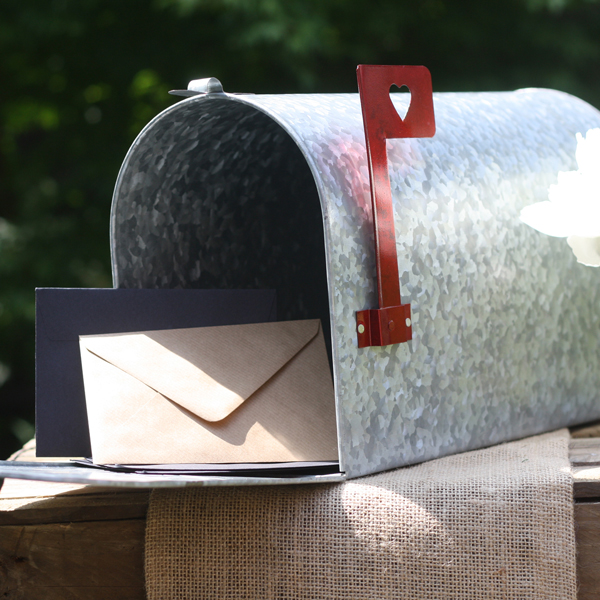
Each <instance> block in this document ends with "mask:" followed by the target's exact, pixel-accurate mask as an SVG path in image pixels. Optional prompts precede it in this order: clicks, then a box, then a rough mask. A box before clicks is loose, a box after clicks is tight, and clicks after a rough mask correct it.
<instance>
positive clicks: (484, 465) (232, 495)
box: [145, 430, 576, 600]
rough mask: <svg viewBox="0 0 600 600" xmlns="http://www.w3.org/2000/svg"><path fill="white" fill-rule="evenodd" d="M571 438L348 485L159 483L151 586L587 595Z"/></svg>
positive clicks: (315, 593)
mask: <svg viewBox="0 0 600 600" xmlns="http://www.w3.org/2000/svg"><path fill="white" fill-rule="evenodd" d="M568 440H569V435H568V432H567V430H561V431H558V432H554V433H551V434H546V435H541V436H537V437H533V438H528V439H525V440H520V441H517V442H511V443H509V444H503V445H500V446H495V447H493V448H488V449H486V450H479V451H475V452H468V453H465V454H460V455H457V456H452V457H447V458H442V459H438V460H434V461H431V462H428V463H424V464H421V465H417V466H415V467H409V468H404V469H397V470H394V471H389V472H386V473H381V474H378V475H372V476H368V477H363V478H361V479H356V480H351V481H348V482H346V483H343V484H338V485H305V486H278V487H239V488H209V489H198V488H194V489H183V490H166V491H158V490H156V491H154V492H153V494H152V498H151V501H150V508H149V512H148V524H147V530H146V559H145V560H146V585H147V593H148V599H149V600H159V599H160V600H175V599H177V600H189V599H193V598H203V599H204V598H214V599H217V598H218V599H219V600H242V599H253V600H254V599H256V600H269V599H278V600H291V599H294V600H296V599H311V600H312V599H327V600H329V599H338V598H339V599H342V598H343V599H344V600H360V599H365V600H366V599H368V600H375V599H383V598H385V599H392V598H402V599H412V598H415V599H419V600H425V599H432V600H433V599H435V600H440V599H449V598H455V599H457V600H459V599H460V600H467V599H471V598H473V599H483V598H486V599H487V598H502V599H512V598H515V599H516V598H519V599H527V600H532V599H538V598H539V599H542V598H543V599H544V600H549V599H554V598H556V599H560V600H569V599H575V598H576V581H575V573H576V571H575V568H576V567H575V537H574V526H573V525H574V522H573V495H572V482H571V476H570V467H569V460H568Z"/></svg>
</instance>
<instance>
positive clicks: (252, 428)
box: [80, 320, 337, 464]
mask: <svg viewBox="0 0 600 600" xmlns="http://www.w3.org/2000/svg"><path fill="white" fill-rule="evenodd" d="M80 346H81V358H82V365H83V374H84V384H85V394H86V404H87V408H88V416H89V425H90V434H91V441H92V455H93V459H94V462H96V463H120V464H127V463H128V464H154V463H235V462H245V463H248V462H261V463H264V462H288V461H321V460H336V459H337V435H336V417H335V406H334V393H333V385H332V381H331V373H330V370H329V364H328V361H327V355H326V350H325V343H324V339H323V333H322V331H321V327H320V322H319V321H318V320H311V321H286V322H278V323H261V324H251V325H231V326H223V327H202V328H191V329H172V330H161V331H146V332H137V333H127V334H110V335H97V336H81V338H80Z"/></svg>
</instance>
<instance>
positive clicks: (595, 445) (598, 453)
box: [569, 438, 600, 466]
mask: <svg viewBox="0 0 600 600" xmlns="http://www.w3.org/2000/svg"><path fill="white" fill-rule="evenodd" d="M569 458H570V459H571V464H572V465H590V466H592V465H600V439H599V438H581V439H573V440H571V443H570V444H569Z"/></svg>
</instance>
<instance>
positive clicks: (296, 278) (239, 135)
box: [111, 96, 331, 363]
mask: <svg viewBox="0 0 600 600" xmlns="http://www.w3.org/2000/svg"><path fill="white" fill-rule="evenodd" d="M111 227H112V235H111V239H112V248H111V250H112V260H113V283H114V285H115V287H125V288H130V287H134V288H204V289H210V288H213V289H215V288H220V289H252V288H254V289H264V288H268V289H275V290H276V291H277V310H278V319H279V320H296V319H314V318H318V319H321V322H322V325H323V333H324V336H325V340H326V343H327V347H328V355H329V359H330V363H331V335H330V319H329V300H328V291H327V273H326V258H325V248H324V237H323V217H322V211H321V205H320V201H319V196H318V192H317V188H316V185H315V182H314V178H313V175H312V173H311V171H310V168H309V166H308V164H307V162H306V160H305V158H304V156H303V154H302V152H301V151H300V149H299V148H298V146H297V145H296V143H295V142H294V141H293V140H292V138H291V137H290V136H289V134H288V133H287V132H286V131H285V130H284V129H283V128H282V127H281V126H280V125H279V124H278V123H276V122H275V121H274V120H273V119H272V118H271V117H269V116H267V115H266V114H264V113H262V112H261V111H259V110H257V109H256V108H254V107H252V106H248V105H246V104H243V103H241V102H236V101H232V100H231V99H229V98H227V97H215V96H213V97H206V98H194V99H191V100H187V101H184V102H182V103H178V104H176V105H174V107H172V108H171V109H170V110H167V111H165V112H164V113H162V114H161V115H160V118H157V119H155V120H154V121H152V122H151V123H150V124H149V125H148V126H147V127H146V129H145V130H144V131H143V132H142V134H141V135H140V137H139V138H138V139H137V141H136V143H135V144H134V145H133V146H132V148H131V150H130V151H129V153H128V155H127V157H126V159H125V162H124V164H123V167H122V168H121V172H120V174H119V178H118V180H117V184H116V188H115V196H114V201H113V213H112V216H111Z"/></svg>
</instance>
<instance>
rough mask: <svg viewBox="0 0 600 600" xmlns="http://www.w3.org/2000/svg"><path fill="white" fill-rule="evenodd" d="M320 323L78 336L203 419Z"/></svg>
mask: <svg viewBox="0 0 600 600" xmlns="http://www.w3.org/2000/svg"><path fill="white" fill-rule="evenodd" d="M319 328H320V322H319V321H318V320H310V321H284V322H276V323H260V324H251V325H231V326H223V327H201V328H190V329H169V330H159V331H143V332H136V333H130V334H112V335H98V336H82V337H81V346H82V348H86V349H87V350H89V351H90V352H92V353H93V354H96V355H97V356H99V357H100V358H102V359H103V360H105V361H107V362H109V363H111V364H113V365H114V366H116V367H118V368H119V369H121V370H123V371H125V372H126V373H129V374H130V375H131V376H133V377H135V378H136V379H138V380H140V381H141V382H143V383H145V384H146V385H148V386H149V387H151V388H152V389H154V390H156V391H157V392H159V393H160V394H162V395H163V396H166V397H167V398H169V400H172V401H173V402H176V403H177V404H179V405H180V406H182V407H183V408H185V409H186V410H189V411H190V412H192V413H194V414H195V415H197V416H198V417H200V418H201V419H204V420H206V421H220V420H222V419H224V418H225V417H227V416H228V415H230V414H231V413H232V412H233V411H234V410H235V409H236V408H237V407H238V406H240V405H241V404H242V403H243V402H244V401H245V400H247V399H248V398H249V397H250V396H251V395H252V394H253V393H254V392H255V391H256V390H258V389H259V388H260V387H261V386H262V385H264V384H265V383H266V382H267V381H268V380H269V379H270V378H271V377H273V376H274V375H275V374H276V373H277V372H278V371H279V370H280V369H282V368H283V367H284V366H285V365H286V364H287V363H288V362H289V361H290V360H292V359H293V358H294V356H296V354H298V353H299V352H300V351H301V350H302V348H304V347H305V346H306V345H307V344H308V343H309V342H310V341H311V340H312V339H313V338H314V337H315V336H316V335H317V334H318V333H319Z"/></svg>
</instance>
